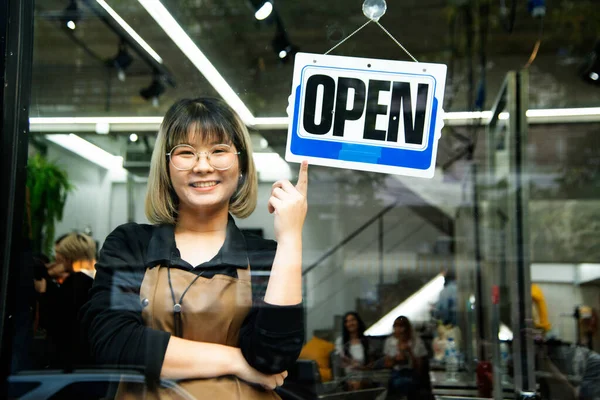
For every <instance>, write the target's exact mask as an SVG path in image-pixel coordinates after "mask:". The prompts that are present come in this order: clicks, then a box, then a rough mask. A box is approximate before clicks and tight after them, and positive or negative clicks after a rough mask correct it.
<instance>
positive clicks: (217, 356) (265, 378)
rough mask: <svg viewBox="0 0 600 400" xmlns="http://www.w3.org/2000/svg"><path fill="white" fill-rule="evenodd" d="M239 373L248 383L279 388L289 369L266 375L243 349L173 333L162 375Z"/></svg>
mask: <svg viewBox="0 0 600 400" xmlns="http://www.w3.org/2000/svg"><path fill="white" fill-rule="evenodd" d="M225 375H235V376H237V377H239V378H241V379H243V380H245V381H247V382H252V383H256V384H259V385H262V386H264V387H267V388H270V389H275V387H276V386H281V385H283V381H284V379H285V377H286V376H287V372H283V373H279V374H273V375H266V374H262V373H260V372H258V371H257V370H255V369H254V368H252V367H250V365H248V363H247V362H246V360H245V359H244V357H243V356H242V352H241V350H240V349H238V348H236V347H230V346H224V345H220V344H214V343H203V342H194V341H191V340H186V339H181V338H178V337H175V336H172V337H171V339H170V340H169V345H168V346H167V351H166V353H165V359H164V361H163V365H162V370H161V377H162V378H170V379H190V378H214V377H218V376H225Z"/></svg>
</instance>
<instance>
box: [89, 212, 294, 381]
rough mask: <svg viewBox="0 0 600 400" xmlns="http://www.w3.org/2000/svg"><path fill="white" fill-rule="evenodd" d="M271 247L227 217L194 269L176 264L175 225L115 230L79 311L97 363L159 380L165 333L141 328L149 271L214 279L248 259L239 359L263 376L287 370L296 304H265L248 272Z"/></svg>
mask: <svg viewBox="0 0 600 400" xmlns="http://www.w3.org/2000/svg"><path fill="white" fill-rule="evenodd" d="M276 248H277V245H276V243H275V242H273V241H270V240H264V239H262V238H259V237H257V236H253V235H249V234H244V233H242V232H241V231H240V230H239V229H238V228H237V226H236V225H235V222H234V221H233V218H231V217H229V222H228V225H227V234H226V239H225V243H224V244H223V247H222V248H221V249H220V250H219V252H218V253H217V255H216V256H215V257H214V258H213V259H212V260H210V261H208V262H205V263H203V264H201V265H198V266H196V267H192V266H191V265H190V264H189V263H187V262H186V261H184V260H183V259H181V256H180V253H179V250H178V249H177V247H176V244H175V235H174V226H173V225H145V224H135V223H129V224H125V225H121V226H119V227H118V228H116V229H115V230H114V231H113V232H112V233H111V234H110V235H109V236H108V237H107V238H106V241H105V243H104V246H103V247H102V250H101V251H100V255H99V257H98V262H97V264H96V271H97V272H96V278H95V281H94V286H93V288H92V290H91V292H90V293H91V299H90V301H89V302H88V303H87V304H86V305H85V306H84V307H83V308H82V310H81V314H80V316H81V319H82V323H83V327H84V330H85V331H86V333H87V335H88V337H89V341H90V346H91V351H92V354H93V355H94V357H95V359H96V362H98V363H100V364H104V365H110V366H113V367H118V368H136V369H139V368H141V369H142V370H143V371H145V374H146V376H147V377H148V378H149V379H151V380H156V379H158V377H159V376H160V371H161V369H162V364H163V360H164V357H165V352H166V349H167V345H168V343H169V338H170V333H168V332H165V331H160V330H155V329H152V328H149V327H146V326H145V325H144V321H143V318H142V307H143V306H142V304H141V301H140V298H139V293H140V286H141V284H142V280H143V278H144V274H145V272H146V269H147V268H151V267H154V266H156V265H168V266H169V267H171V268H181V269H184V270H187V271H190V272H192V273H198V274H199V273H201V272H202V276H203V277H207V278H210V277H212V276H214V275H216V274H224V275H228V276H234V277H237V270H238V269H240V268H248V262H249V263H250V267H251V270H252V272H253V277H252V292H253V306H252V309H251V311H250V313H249V314H248V316H247V317H246V319H245V321H244V323H243V325H242V328H241V331H240V340H239V346H240V348H241V351H242V354H243V355H244V357H245V359H246V360H247V361H248V363H249V364H250V365H251V366H252V367H254V368H255V369H257V370H258V371H261V372H264V373H277V372H281V371H284V370H286V369H288V368H290V367H291V366H292V365H293V363H294V362H295V361H296V359H297V357H298V355H299V354H300V350H301V347H302V342H303V338H304V323H303V311H302V306H301V305H297V306H273V305H269V304H266V303H264V301H262V296H263V295H264V292H263V291H262V290H261V289H260V285H258V284H257V279H260V277H256V274H254V272H257V271H269V270H270V268H271V266H272V264H273V259H274V257H275V251H276ZM261 292H262V293H261ZM198 356H199V357H201V355H200V354H199V355H198Z"/></svg>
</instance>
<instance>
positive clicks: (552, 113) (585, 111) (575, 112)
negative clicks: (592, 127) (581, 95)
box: [527, 107, 600, 118]
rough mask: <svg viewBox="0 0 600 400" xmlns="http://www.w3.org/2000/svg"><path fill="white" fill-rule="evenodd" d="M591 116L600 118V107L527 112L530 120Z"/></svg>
mask: <svg viewBox="0 0 600 400" xmlns="http://www.w3.org/2000/svg"><path fill="white" fill-rule="evenodd" d="M591 116H600V107H582V108H549V109H539V110H527V117H529V118H543V117H591Z"/></svg>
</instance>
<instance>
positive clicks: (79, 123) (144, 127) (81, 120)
mask: <svg viewBox="0 0 600 400" xmlns="http://www.w3.org/2000/svg"><path fill="white" fill-rule="evenodd" d="M526 115H527V121H528V122H529V123H530V124H541V123H554V124H556V123H563V122H564V123H568V122H600V107H588V108H554V109H538V110H528V111H527V113H526ZM491 116H492V112H491V111H474V112H447V113H445V114H444V123H445V124H446V125H458V126H461V125H466V124H472V123H473V122H479V123H481V124H486V123H487V122H488V121H489V118H490V117H491ZM504 116H506V117H507V118H508V113H507V114H504V113H502V114H501V119H502V118H503V117H504ZM162 119H163V118H162V117H32V118H30V119H29V124H30V130H31V131H32V132H64V131H69V130H71V131H76V132H95V130H96V126H97V125H98V124H102V125H104V124H108V125H109V126H110V131H111V132H119V131H121V132H122V131H130V132H131V130H132V129H134V127H135V129H136V130H137V131H144V132H151V131H155V132H156V131H157V130H158V127H159V125H160V124H161V122H162ZM253 122H254V124H253V127H254V128H256V129H264V130H286V129H287V128H288V124H289V118H288V117H259V118H254V120H253Z"/></svg>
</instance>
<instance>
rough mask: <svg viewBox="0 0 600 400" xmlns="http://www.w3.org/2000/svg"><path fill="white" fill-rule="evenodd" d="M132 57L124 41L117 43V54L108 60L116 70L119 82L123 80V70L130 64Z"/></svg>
mask: <svg viewBox="0 0 600 400" xmlns="http://www.w3.org/2000/svg"><path fill="white" fill-rule="evenodd" d="M132 62H133V58H132V57H131V55H130V54H129V52H128V51H127V47H126V46H125V43H124V42H121V43H120V44H119V52H118V53H117V55H116V56H115V57H114V58H113V59H112V60H110V61H109V65H110V66H112V67H115V69H116V70H117V76H118V78H119V80H120V81H121V82H123V81H125V70H126V69H127V68H128V67H129V66H130V65H131V63H132Z"/></svg>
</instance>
